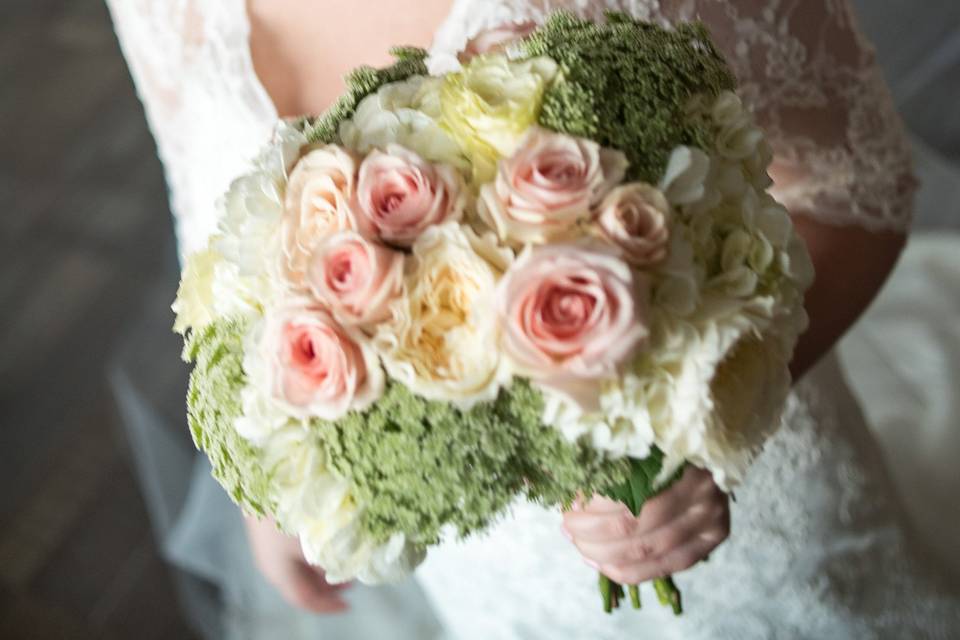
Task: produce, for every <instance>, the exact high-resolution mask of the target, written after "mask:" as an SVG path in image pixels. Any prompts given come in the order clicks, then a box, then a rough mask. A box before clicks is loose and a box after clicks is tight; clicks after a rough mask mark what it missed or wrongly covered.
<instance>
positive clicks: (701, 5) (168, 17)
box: [108, 0, 960, 640]
mask: <svg viewBox="0 0 960 640" xmlns="http://www.w3.org/2000/svg"><path fill="white" fill-rule="evenodd" d="M108 5H110V9H111V12H112V14H113V18H114V21H115V23H116V26H117V31H118V34H119V37H120V41H121V45H122V47H123V50H124V53H125V55H126V56H127V58H128V61H129V64H130V67H131V70H132V73H133V76H134V78H135V80H136V82H137V87H138V91H139V93H140V95H141V98H142V100H143V102H144V105H145V107H146V111H147V116H148V120H149V122H150V125H151V128H152V130H153V132H154V135H155V137H156V140H157V144H158V148H159V152H160V156H161V158H162V160H163V164H164V167H165V170H166V174H167V180H168V182H169V185H170V194H171V203H172V208H173V211H174V214H175V219H176V225H177V232H178V237H179V240H180V248H181V252H182V253H184V254H185V253H187V252H190V251H192V250H195V249H197V248H198V247H201V246H202V245H203V244H204V242H205V240H206V238H207V236H208V234H209V233H210V232H211V231H212V230H213V229H214V224H215V209H214V202H215V200H216V199H217V197H218V196H219V195H220V194H221V193H222V192H223V191H224V190H225V189H226V187H227V185H228V183H229V181H230V180H231V179H232V178H233V177H234V176H236V175H237V174H238V173H240V172H241V171H242V170H243V169H244V168H245V165H246V161H247V160H248V159H249V158H251V157H252V156H253V155H254V154H255V153H256V152H257V150H258V148H259V147H260V146H261V145H262V144H263V143H264V142H265V141H266V140H267V139H268V138H269V136H270V133H271V129H272V127H273V124H274V122H275V120H276V118H277V113H276V110H275V108H274V106H273V104H272V103H271V101H270V99H269V97H268V95H267V93H266V91H265V90H264V88H263V86H262V84H261V83H260V81H259V80H258V78H257V76H256V74H255V72H254V69H253V65H252V62H251V56H250V51H249V43H248V35H249V22H248V17H247V14H246V9H245V4H244V2H243V0H108ZM561 7H562V8H566V9H569V10H572V11H574V12H575V13H577V14H580V15H583V16H588V17H590V18H594V19H602V14H603V11H604V10H607V9H617V10H623V11H627V12H629V13H631V14H632V15H634V16H636V17H638V18H643V19H648V20H654V21H657V22H660V23H663V24H670V23H671V22H672V21H676V20H680V19H692V18H700V19H702V20H704V21H705V22H706V23H707V25H708V26H709V27H710V28H711V30H712V32H713V34H714V37H715V38H716V39H717V41H718V43H719V44H720V46H721V48H722V49H723V50H724V51H725V52H726V53H727V55H728V56H729V58H730V61H731V63H732V65H733V67H734V69H735V71H736V73H737V75H738V77H739V78H740V81H741V93H742V95H743V97H744V98H745V99H746V100H747V101H748V102H749V103H750V104H751V105H752V107H753V108H754V109H755V110H756V112H757V114H758V116H759V119H760V121H761V123H762V124H763V125H764V126H765V127H766V129H767V131H768V132H769V134H770V136H771V140H772V142H773V144H774V147H775V149H776V154H777V160H776V163H777V165H778V169H781V170H783V171H784V172H785V173H789V175H791V176H793V177H794V179H793V180H791V183H790V185H789V187H787V188H783V189H781V191H780V193H779V196H780V198H781V199H782V200H783V201H784V202H785V203H786V204H787V205H788V206H789V207H790V208H791V210H792V211H793V212H795V213H796V214H798V215H804V216H813V217H815V218H816V219H817V220H820V221H822V222H826V223H830V224H836V225H857V226H860V227H864V228H866V229H869V230H900V231H905V230H906V229H907V228H908V226H909V224H910V219H911V207H912V205H911V199H912V191H913V184H914V182H913V179H912V173H911V162H910V158H909V149H908V143H907V140H906V138H905V136H904V134H903V131H902V127H901V124H900V121H899V118H898V116H897V115H896V113H895V111H894V109H893V104H892V101H891V99H890V96H889V94H888V91H887V89H886V85H885V84H884V81H883V79H882V76H881V75H880V72H879V70H878V68H877V67H876V65H875V63H874V59H873V54H872V49H871V47H870V45H869V44H868V43H867V42H866V41H865V40H864V38H863V37H862V36H861V34H860V32H859V30H858V28H857V26H856V23H855V21H854V18H853V15H852V11H851V9H850V7H849V5H848V3H847V2H846V0H802V1H801V0H742V1H738V0H663V1H660V2H658V1H657V0H619V1H618V0H606V1H601V2H589V1H587V0H566V1H560V0H556V1H551V0H456V1H455V2H454V4H453V8H452V10H451V12H450V14H449V17H448V19H447V20H446V21H445V22H444V23H443V24H442V25H441V26H440V28H439V30H438V32H437V34H436V38H435V40H434V46H433V48H432V50H431V54H432V55H431V60H430V64H431V70H433V71H443V70H447V69H449V68H451V67H452V66H454V65H455V64H456V56H457V53H458V52H459V51H461V50H462V49H463V48H464V47H465V45H466V44H467V43H468V41H469V40H470V39H471V38H472V37H474V36H476V35H477V34H479V33H481V32H482V31H484V30H486V29H492V28H496V27H499V26H502V25H503V24H505V23H508V22H524V21H531V20H532V21H535V22H542V21H543V20H544V18H545V16H547V15H548V14H549V12H550V11H552V10H554V9H557V8H561ZM918 10H919V9H918ZM894 495H895V492H894V491H893V489H892V487H891V485H890V482H889V480H888V477H887V474H886V472H885V468H884V466H883V463H882V460H881V458H880V456H879V454H878V449H877V446H876V444H875V442H874V440H873V439H872V437H871V435H870V433H869V432H868V429H867V427H866V424H865V421H864V418H863V416H862V414H861V411H860V409H859V407H858V404H857V402H856V401H855V400H854V398H853V396H852V394H851V393H850V391H849V390H848V388H847V385H846V383H845V381H844V378H843V376H842V374H841V371H840V368H839V367H838V363H837V361H836V357H835V356H834V355H832V354H831V355H829V356H827V357H826V358H825V359H824V361H823V362H822V363H821V364H820V365H819V366H818V367H816V368H815V369H814V370H813V371H812V372H811V373H810V374H808V375H807V376H806V377H805V378H804V380H803V381H801V382H800V383H799V384H798V385H797V387H796V390H795V393H794V394H793V395H792V396H791V399H790V403H789V409H788V412H787V415H786V417H785V419H784V421H783V428H782V429H781V430H780V431H779V433H778V434H777V435H776V436H775V437H774V438H773V440H772V441H771V442H770V443H769V445H768V446H767V447H766V449H765V451H764V452H763V454H762V455H761V456H760V458H759V459H758V461H757V463H756V465H755V467H754V469H753V470H752V473H751V474H750V475H749V477H748V480H747V482H746V484H745V485H744V486H743V487H742V488H740V489H739V490H738V491H737V493H736V501H735V503H733V506H732V522H733V525H732V535H731V537H730V539H729V540H728V541H727V542H726V543H725V544H723V545H722V546H721V547H720V548H719V549H718V550H717V551H716V552H715V553H714V554H713V555H712V556H711V558H710V560H709V562H706V563H702V564H701V565H699V566H697V567H695V568H693V569H692V570H690V571H688V572H685V573H684V574H682V575H679V576H678V577H677V582H678V584H679V586H680V587H681V589H682V590H683V593H684V603H685V608H686V612H685V613H684V615H683V616H682V617H679V618H677V617H674V616H673V615H672V614H671V613H670V612H669V611H668V610H666V609H664V608H662V607H660V606H659V605H657V604H656V602H655V598H654V597H653V595H652V591H648V590H646V589H644V590H643V594H644V596H645V603H646V604H645V607H644V609H643V611H641V612H639V613H637V612H634V611H632V610H623V611H620V612H617V613H615V614H614V615H604V614H603V613H601V612H600V603H599V599H598V596H597V592H596V574H595V572H594V571H593V570H591V569H589V568H588V567H586V566H585V565H584V564H583V563H582V562H581V561H580V559H579V556H578V555H577V553H576V552H575V550H574V548H573V547H572V545H570V543H569V542H567V541H566V540H565V539H564V538H563V537H562V536H561V534H560V529H559V522H560V516H559V514H557V513H554V512H548V511H546V510H543V509H541V508H538V507H534V506H530V505H522V504H518V505H516V506H515V508H514V509H513V512H512V514H511V515H510V516H509V517H507V518H505V519H504V521H503V522H502V523H501V524H500V525H498V526H496V527H495V528H494V529H493V531H492V532H490V534H489V535H485V536H482V537H476V538H473V539H470V540H467V541H465V542H459V543H448V544H445V545H443V546H441V547H440V548H438V549H436V550H435V551H432V552H431V554H430V556H429V558H428V560H427V561H426V563H425V565H424V566H423V567H422V568H421V569H420V570H419V572H418V577H419V580H420V583H421V584H422V586H423V588H424V590H425V591H426V593H427V595H428V597H429V600H430V601H431V603H432V604H433V607H434V610H435V611H436V613H437V615H438V616H439V618H440V619H441V621H442V623H443V625H444V627H445V632H446V634H447V635H448V636H449V637H451V638H458V639H468V638H477V639H484V640H499V639H503V640H508V639H512V638H517V639H519V638H530V639H539V638H551V639H563V638H590V639H604V638H618V639H619V638H628V637H629V638H641V637H642V638H659V639H665V638H737V639H739V640H748V639H753V638H818V639H820V638H858V639H859V638H956V637H960V598H958V597H957V596H955V595H951V594H950V592H949V591H948V590H947V589H946V587H944V586H941V585H940V584H939V583H937V582H936V581H935V572H934V571H932V570H930V569H929V568H928V567H926V566H922V565H921V564H918V563H917V562H916V561H914V560H912V559H911V558H910V557H909V556H908V553H907V549H908V547H910V546H911V545H910V544H909V543H908V538H907V533H906V529H905V527H904V524H903V522H904V519H903V517H902V514H901V513H900V510H899V507H898V503H897V502H896V500H895V498H894ZM386 628H387V629H389V628H390V627H389V626H387V627H386ZM387 633H388V635H387V636H386V637H391V636H390V635H389V632H387ZM277 637H279V636H277ZM320 637H323V636H320Z"/></svg>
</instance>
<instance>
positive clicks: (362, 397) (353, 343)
mask: <svg viewBox="0 0 960 640" xmlns="http://www.w3.org/2000/svg"><path fill="white" fill-rule="evenodd" d="M261 349H262V352H263V355H264V356H265V357H266V361H267V363H268V371H269V376H270V386H271V391H272V393H273V395H274V397H276V398H277V399H279V400H281V401H283V402H284V403H285V404H286V405H287V407H288V408H289V409H290V410H291V411H292V412H293V413H294V414H295V415H298V416H300V417H303V418H310V417H317V418H321V419H324V420H335V419H337V418H340V417H342V416H343V415H344V414H345V413H347V411H350V410H353V409H362V408H364V407H367V406H369V405H370V404H371V403H372V402H374V401H375V400H376V399H377V398H378V397H379V396H380V394H381V393H382V392H383V387H384V375H383V370H382V369H381V367H380V363H379V362H378V360H377V356H376V355H375V354H374V352H373V350H372V349H371V348H370V347H368V346H367V345H366V344H365V343H364V342H363V339H362V337H360V336H358V335H355V334H352V333H350V332H349V331H348V330H346V329H344V328H343V327H341V326H339V325H338V324H337V323H336V322H335V321H334V319H333V318H332V317H331V316H330V315H329V314H328V313H327V312H326V311H322V310H320V309H312V308H308V307H299V306H296V307H286V308H279V309H277V310H275V311H274V312H273V313H271V314H269V315H268V316H267V321H266V325H265V331H264V334H263V337H262V342H261Z"/></svg>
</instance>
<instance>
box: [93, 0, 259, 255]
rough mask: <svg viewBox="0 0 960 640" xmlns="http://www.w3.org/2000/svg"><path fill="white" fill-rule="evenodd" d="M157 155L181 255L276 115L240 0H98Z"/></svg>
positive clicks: (209, 228)
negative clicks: (103, 6) (252, 53)
mask: <svg viewBox="0 0 960 640" xmlns="http://www.w3.org/2000/svg"><path fill="white" fill-rule="evenodd" d="M107 6H108V7H109V9H110V12H111V14H112V17H113V21H114V26H115V29H116V32H117V36H118V38H119V40H120V46H121V49H122V50H123V53H124V56H125V57H126V59H127V63H128V66H129V67H130V71H131V74H132V75H133V78H134V83H135V85H136V87H137V92H138V94H139V96H140V99H141V102H142V103H143V105H144V110H145V111H146V116H147V121H148V123H149V125H150V129H151V131H152V133H153V136H154V139H155V141H156V143H157V149H158V152H159V155H160V159H161V160H162V161H163V166H164V171H165V173H166V178H167V185H168V187H169V191H170V207H171V210H172V211H173V215H174V219H175V221H176V227H177V237H178V239H179V246H180V254H181V256H185V255H187V254H189V253H191V252H192V251H195V250H197V249H201V248H203V246H204V244H205V243H206V240H207V238H208V237H209V235H210V234H211V233H213V231H214V229H215V228H216V217H217V216H216V202H217V200H218V199H219V198H220V196H221V195H222V194H223V193H224V192H226V190H227V187H228V186H229V185H230V181H231V180H233V179H234V178H235V177H237V176H238V175H239V174H240V173H241V172H242V171H243V170H244V169H245V168H246V167H247V164H248V162H249V161H250V159H251V158H253V157H254V156H255V155H256V153H257V152H258V151H259V149H260V147H261V146H262V145H263V144H264V143H266V142H267V141H268V140H269V139H270V135H271V133H272V131H273V128H274V125H275V124H276V120H277V113H276V110H275V108H274V106H273V103H272V101H271V100H270V98H269V96H268V95H267V93H266V91H265V90H264V88H263V86H262V84H261V83H260V81H259V79H258V78H257V75H256V73H255V71H254V68H253V61H252V59H251V56H250V46H249V31H250V27H249V20H248V17H247V13H246V6H245V4H244V0H220V1H218V2H206V1H203V0H107Z"/></svg>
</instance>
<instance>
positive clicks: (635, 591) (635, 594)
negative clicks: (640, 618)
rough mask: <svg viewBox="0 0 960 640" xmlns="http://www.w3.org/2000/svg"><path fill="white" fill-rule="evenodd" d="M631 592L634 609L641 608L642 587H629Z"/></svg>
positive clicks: (633, 585)
mask: <svg viewBox="0 0 960 640" xmlns="http://www.w3.org/2000/svg"><path fill="white" fill-rule="evenodd" d="M628 590H629V591H630V603H631V604H632V605H633V608H634V609H639V608H640V587H639V586H637V585H635V584H632V585H630V586H629V587H628Z"/></svg>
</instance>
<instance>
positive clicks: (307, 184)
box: [281, 145, 357, 290]
mask: <svg viewBox="0 0 960 640" xmlns="http://www.w3.org/2000/svg"><path fill="white" fill-rule="evenodd" d="M356 172H357V165H356V161H355V160H354V159H353V156H352V155H350V153H349V152H347V151H346V150H345V149H343V148H341V147H338V146H336V145H327V146H325V147H323V148H321V149H315V150H313V151H310V152H309V153H307V154H306V155H304V156H303V157H302V158H301V159H300V161H299V162H298V163H297V164H296V165H295V166H294V168H293V171H292V172H291V173H290V179H289V181H288V183H287V191H286V196H285V198H284V212H283V220H282V223H281V239H282V248H283V257H282V261H283V264H282V266H283V269H282V273H283V275H284V276H285V278H286V280H287V281H288V283H289V284H290V285H291V286H292V287H293V288H294V289H295V290H302V289H303V288H304V286H305V283H304V276H305V275H306V270H307V263H308V262H309V260H310V255H311V254H312V253H313V251H314V250H315V249H316V248H317V247H318V246H319V245H320V243H322V242H323V241H324V240H325V239H326V238H327V237H328V236H330V235H332V234H334V233H336V232H338V231H343V230H346V229H354V228H356V222H355V219H354V214H353V211H352V209H351V206H350V201H351V199H352V198H353V195H354V188H355V184H356Z"/></svg>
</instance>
